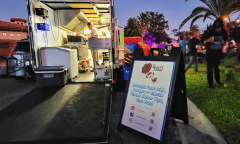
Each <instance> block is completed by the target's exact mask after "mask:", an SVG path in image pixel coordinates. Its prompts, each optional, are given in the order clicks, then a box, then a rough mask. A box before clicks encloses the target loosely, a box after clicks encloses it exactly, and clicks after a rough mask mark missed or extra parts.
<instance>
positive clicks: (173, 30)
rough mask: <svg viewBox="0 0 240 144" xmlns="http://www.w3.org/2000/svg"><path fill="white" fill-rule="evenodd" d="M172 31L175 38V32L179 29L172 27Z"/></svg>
mask: <svg viewBox="0 0 240 144" xmlns="http://www.w3.org/2000/svg"><path fill="white" fill-rule="evenodd" d="M171 31H172V32H173V36H174V39H175V34H176V32H177V31H178V30H177V29H172V30H171Z"/></svg>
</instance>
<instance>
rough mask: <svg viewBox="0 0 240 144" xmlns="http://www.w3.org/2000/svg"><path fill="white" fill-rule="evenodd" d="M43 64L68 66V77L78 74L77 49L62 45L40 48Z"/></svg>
mask: <svg viewBox="0 0 240 144" xmlns="http://www.w3.org/2000/svg"><path fill="white" fill-rule="evenodd" d="M40 54H41V61H42V66H66V67H67V69H68V79H72V78H75V77H77V76H78V59H77V50H76V49H69V48H60V47H44V48H41V49H40Z"/></svg>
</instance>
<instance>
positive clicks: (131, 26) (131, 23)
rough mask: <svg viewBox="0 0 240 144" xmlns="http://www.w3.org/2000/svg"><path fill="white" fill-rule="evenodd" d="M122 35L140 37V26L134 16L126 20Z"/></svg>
mask: <svg viewBox="0 0 240 144" xmlns="http://www.w3.org/2000/svg"><path fill="white" fill-rule="evenodd" d="M124 35H125V36H126V37H135V36H140V37H142V31H141V26H140V24H139V22H138V20H137V19H136V18H129V19H128V20H127V26H126V27H125V28H124Z"/></svg>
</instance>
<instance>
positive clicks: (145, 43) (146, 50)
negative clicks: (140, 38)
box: [142, 41, 150, 56]
mask: <svg viewBox="0 0 240 144" xmlns="http://www.w3.org/2000/svg"><path fill="white" fill-rule="evenodd" d="M142 48H143V53H144V55H145V56H148V53H149V50H150V46H148V45H147V41H145V42H144V45H143V46H142Z"/></svg>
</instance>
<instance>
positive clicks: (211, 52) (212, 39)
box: [204, 19, 228, 88]
mask: <svg viewBox="0 0 240 144" xmlns="http://www.w3.org/2000/svg"><path fill="white" fill-rule="evenodd" d="M227 40H228V32H227V31H226V30H225V28H224V24H223V21H222V19H217V20H215V21H214V23H213V27H212V30H211V31H210V33H209V35H208V36H207V37H206V40H204V44H206V50H207V53H206V58H207V80H208V85H209V87H210V88H213V69H214V76H215V80H216V82H217V83H218V84H219V85H222V83H221V81H220V75H219V64H220V60H221V58H222V55H223V54H222V48H223V46H224V45H225V44H226V41H227Z"/></svg>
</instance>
